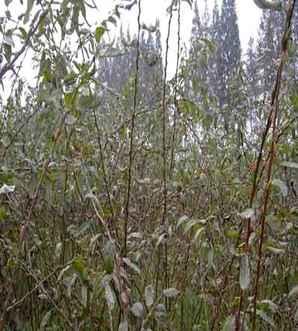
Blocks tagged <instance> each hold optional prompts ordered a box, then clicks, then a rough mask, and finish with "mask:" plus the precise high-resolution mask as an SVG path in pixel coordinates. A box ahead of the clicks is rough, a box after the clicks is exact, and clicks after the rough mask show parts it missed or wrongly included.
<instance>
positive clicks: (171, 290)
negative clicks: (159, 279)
mask: <svg viewBox="0 0 298 331" xmlns="http://www.w3.org/2000/svg"><path fill="white" fill-rule="evenodd" d="M178 294H179V291H178V290H177V289H175V288H174V287H172V288H167V289H165V290H163V295H164V296H165V297H167V298H175V297H176V296H177V295H178Z"/></svg>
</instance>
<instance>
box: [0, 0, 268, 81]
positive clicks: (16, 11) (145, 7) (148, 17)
mask: <svg viewBox="0 0 298 331" xmlns="http://www.w3.org/2000/svg"><path fill="white" fill-rule="evenodd" d="M61 1H62V0H61ZM194 1H195V0H194ZM197 1H198V4H199V8H200V9H201V10H202V11H203V8H204V3H205V0H197ZM95 2H96V4H97V5H98V11H95V12H94V11H90V12H89V13H88V19H89V21H90V22H91V23H92V24H96V25H97V24H100V23H101V22H102V21H103V20H104V19H106V18H107V17H108V15H109V14H110V13H111V12H112V10H113V8H114V7H115V5H116V4H117V3H119V2H121V0H97V1H96V0H95ZM170 3H171V0H142V15H141V21H142V22H144V23H146V24H147V25H150V24H154V23H155V21H156V19H159V20H160V27H161V34H162V41H163V44H164V41H165V38H166V34H167V27H168V17H169V15H168V14H167V11H166V9H167V8H168V7H169V5H170ZM26 4H27V1H24V4H23V6H22V5H21V4H20V1H19V0H13V1H12V3H11V4H10V6H9V10H10V11H11V14H12V16H13V18H17V16H18V15H20V14H21V13H24V12H25V10H26ZM213 4H214V0H208V6H209V8H210V10H212V8H213ZM220 4H221V0H219V5H220ZM236 5H237V13H238V18H239V21H238V23H239V29H240V39H241V43H242V47H243V50H244V52H245V50H246V46H247V43H248V41H249V38H250V37H251V36H253V37H255V36H256V35H257V31H258V26H259V19H260V16H261V14H262V11H261V10H260V9H259V8H257V7H256V6H255V4H254V2H253V0H236ZM6 9H7V8H6V6H5V3H4V0H0V16H1V13H4V12H5V10H6ZM32 12H33V13H34V10H33V11H32ZM192 13H193V12H192V10H191V9H190V6H189V5H188V3H187V2H186V1H183V2H182V8H181V39H182V42H183V43H185V44H186V45H187V44H188V42H189V38H190V31H191V27H192V16H193V14H192ZM176 15H177V13H176V14H175V15H174V17H173V25H172V30H171V40H170V50H169V74H170V75H172V74H173V73H174V70H175V63H176V55H177V48H176V46H177V16H176ZM121 23H122V24H123V26H124V29H126V27H129V28H130V29H131V31H132V32H133V31H137V6H134V8H133V10H131V11H122V16H121ZM20 25H22V23H21V22H20ZM118 25H120V24H118ZM109 28H110V29H111V32H110V33H109V34H110V36H111V37H112V36H113V30H114V31H115V28H114V27H113V25H112V24H111V25H109ZM15 39H16V41H17V38H15ZM16 44H17V42H16ZM29 56H30V53H29ZM30 62H31V61H30V60H29V61H27V62H26V63H27V67H26V68H25V69H24V74H25V76H29V77H30V76H31V77H32V68H30Z"/></svg>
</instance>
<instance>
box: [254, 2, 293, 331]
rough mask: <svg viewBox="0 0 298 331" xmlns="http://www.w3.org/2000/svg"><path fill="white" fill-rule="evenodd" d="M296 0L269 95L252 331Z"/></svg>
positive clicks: (287, 18) (289, 9)
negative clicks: (269, 135)
mask: <svg viewBox="0 0 298 331" xmlns="http://www.w3.org/2000/svg"><path fill="white" fill-rule="evenodd" d="M295 4H296V0H292V1H291V2H289V7H288V11H287V16H286V25H285V31H284V34H283V38H282V43H281V57H280V64H279V68H278V71H277V74H276V80H275V84H274V88H273V91H272V95H271V107H272V109H273V112H272V116H271V117H272V119H271V123H272V141H271V145H270V150H269V155H270V158H269V160H268V170H267V178H266V186H265V191H264V193H263V210H262V214H261V217H260V224H261V235H260V239H259V247H258V257H257V274H256V282H255V289H254V296H253V320H252V321H253V322H252V331H255V330H256V315H257V299H258V289H259V280H260V275H261V264H262V249H263V242H264V235H265V224H266V216H267V209H268V204H269V198H270V193H271V180H272V168H273V161H274V158H275V152H276V143H277V139H278V131H277V129H278V128H277V115H278V110H279V94H280V88H281V81H282V73H283V69H284V66H285V63H286V61H287V58H288V47H289V40H290V36H291V24H292V19H293V13H294V8H295Z"/></svg>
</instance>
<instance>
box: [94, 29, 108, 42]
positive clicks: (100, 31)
mask: <svg viewBox="0 0 298 331" xmlns="http://www.w3.org/2000/svg"><path fill="white" fill-rule="evenodd" d="M105 31H106V29H105V28H104V27H102V26H98V27H97V28H96V29H95V34H94V37H95V40H96V42H98V43H99V42H100V40H101V38H102V36H103V35H104V33H105Z"/></svg>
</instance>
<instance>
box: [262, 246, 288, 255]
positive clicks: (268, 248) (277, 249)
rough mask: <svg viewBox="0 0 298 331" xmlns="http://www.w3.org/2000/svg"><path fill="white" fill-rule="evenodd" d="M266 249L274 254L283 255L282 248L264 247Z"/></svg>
mask: <svg viewBox="0 0 298 331" xmlns="http://www.w3.org/2000/svg"><path fill="white" fill-rule="evenodd" d="M266 249H267V250H268V251H270V252H272V253H274V254H284V253H285V250H284V249H282V248H277V247H273V246H266Z"/></svg>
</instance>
